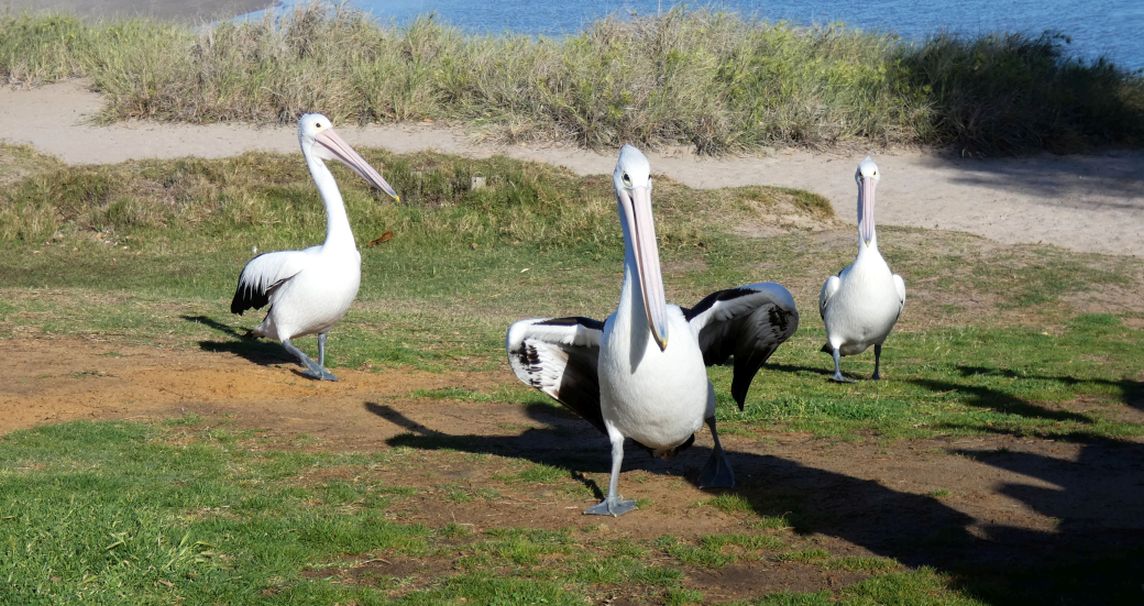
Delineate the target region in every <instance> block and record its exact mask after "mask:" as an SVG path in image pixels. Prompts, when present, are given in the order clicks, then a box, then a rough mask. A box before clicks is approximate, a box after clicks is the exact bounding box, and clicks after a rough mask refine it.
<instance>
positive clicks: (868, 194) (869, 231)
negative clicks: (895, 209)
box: [858, 177, 878, 246]
mask: <svg viewBox="0 0 1144 606" xmlns="http://www.w3.org/2000/svg"><path fill="white" fill-rule="evenodd" d="M877 185H878V180H877V179H874V178H871V177H861V178H859V179H858V235H859V236H860V237H861V238H862V242H864V243H865V244H866V246H869V245H870V243H871V242H873V241H874V234H875V232H874V188H875V187H876V186H877Z"/></svg>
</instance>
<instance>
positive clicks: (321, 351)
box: [318, 332, 338, 381]
mask: <svg viewBox="0 0 1144 606" xmlns="http://www.w3.org/2000/svg"><path fill="white" fill-rule="evenodd" d="M326 334H327V333H324V332H322V333H318V366H320V367H321V368H322V378H323V379H325V380H327V381H337V380H338V378H337V377H335V376H334V374H333V373H331V372H330V371H328V370H326Z"/></svg>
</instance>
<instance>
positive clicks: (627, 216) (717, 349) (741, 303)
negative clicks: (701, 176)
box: [505, 145, 798, 516]
mask: <svg viewBox="0 0 1144 606" xmlns="http://www.w3.org/2000/svg"><path fill="white" fill-rule="evenodd" d="M650 171H651V168H650V166H649V164H648V161H647V158H645V157H644V155H643V154H642V153H640V151H639V150H637V149H636V148H634V147H632V146H630V145H625V146H624V147H623V148H622V149H621V150H620V155H619V160H618V162H617V164H616V169H615V172H614V174H613V183H614V186H615V191H616V202H617V206H618V211H619V215H620V224H621V226H622V228H623V234H624V272H623V282H622V285H621V287H620V301H619V305H618V306H617V308H616V310H615V312H613V313H612V315H610V316H608V318H607V320H605V321H604V322H600V321H598V320H593V319H590V318H584V317H568V318H556V319H535V320H522V321H519V322H516V323H514V324H513V325H512V326H510V327H509V330H508V335H507V337H506V344H505V345H506V349H507V350H508V358H509V363H510V365H511V366H512V369H513V371H514V372H515V373H516V376H517V377H518V378H519V379H520V380H521V381H523V382H524V383H526V384H528V385H531V386H532V387H535V388H537V389H539V390H540V391H543V392H544V393H546V394H548V395H549V396H552V397H553V398H555V399H557V400H558V401H560V402H561V403H562V404H564V405H565V406H567V407H568V408H570V409H572V410H573V411H575V412H576V413H578V414H579V415H580V416H582V417H583V418H584V419H586V420H587V421H589V422H590V423H592V425H594V426H595V427H596V428H597V429H599V430H600V431H602V432H604V434H606V435H607V436H608V439H609V441H610V442H611V449H612V467H611V476H610V480H609V482H608V494H607V497H606V498H605V499H604V500H603V501H601V502H600V503H599V504H597V505H594V506H592V507H590V508H588V509H587V510H585V511H584V513H586V514H594V515H613V516H618V515H621V514H623V513H626V512H628V511H630V510H632V509H634V508H635V502H634V501H630V500H624V499H623V498H621V497H620V493H619V490H618V485H619V476H620V468H621V466H622V464H623V458H624V440H625V439H626V438H631V439H632V440H634V441H636V442H637V443H639V444H640V445H642V446H644V447H645V448H647V449H648V450H650V451H651V452H652V453H653V454H655V455H657V456H667V455H670V454H673V453H675V452H677V451H679V450H681V449H683V448H686V447H687V446H689V445H691V443H692V442H693V441H694V439H695V432H696V431H697V430H699V428H700V426H701V425H703V423H704V422H706V424H707V426H708V427H709V428H710V430H711V437H712V440H713V442H714V448H713V450H712V453H711V457H710V459H709V460H708V462H707V464H706V465H705V467H704V469H703V471H702V472H701V473H700V478H699V484H700V486H701V487H705V488H730V487H733V486H734V484H735V477H734V473H733V472H732V470H731V467H730V465H729V464H728V463H727V460H726V456H725V454H724V452H723V448H722V446H721V445H720V443H719V435H718V433H717V432H716V429H715V393H714V390H713V389H712V386H711V383H710V381H708V379H707V370H706V368H705V363H706V364H715V363H721V362H723V361H725V360H727V358H728V357H730V356H732V355H733V356H734V358H735V370H734V376H733V386H732V394H733V395H734V397H735V399H736V400H737V401H738V403H739V407H740V409H741V408H742V406H743V402H744V399H745V398H746V395H747V389H748V387H750V384H751V380H752V379H753V378H754V376H755V373H756V372H757V371H758V370H759V368H760V367H761V366H762V364H763V362H765V361H766V360H767V358H768V357H769V356H770V355H771V353H773V352H774V350H775V348H777V347H778V346H779V345H780V344H781V343H782V342H783V341H785V340H786V339H787V338H789V337H790V335H791V334H793V333H794V331H795V329H796V328H797V327H798V312H797V310H796V309H795V304H794V299H793V298H792V297H791V295H790V292H789V291H787V289H785V288H783V287H782V286H780V285H778V284H773V283H757V284H750V285H747V286H742V287H739V288H733V289H728V290H722V291H718V292H715V293H712V294H711V295H709V296H707V297H705V298H704V299H703V300H702V301H700V302H699V304H697V305H696V306H695V307H694V308H692V309H681V308H679V307H677V306H675V305H668V304H667V302H666V297H665V295H664V287H663V279H662V276H661V274H660V262H659V249H658V246H657V244H656V239H655V226H654V223H653V221H652V212H651V189H652V188H651V176H650Z"/></svg>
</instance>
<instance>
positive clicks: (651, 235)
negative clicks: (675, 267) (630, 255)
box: [623, 187, 667, 351]
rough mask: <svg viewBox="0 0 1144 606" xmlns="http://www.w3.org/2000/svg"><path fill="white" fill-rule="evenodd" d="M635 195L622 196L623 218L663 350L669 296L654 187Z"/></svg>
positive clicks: (654, 331) (650, 317)
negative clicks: (654, 217) (662, 266)
mask: <svg viewBox="0 0 1144 606" xmlns="http://www.w3.org/2000/svg"><path fill="white" fill-rule="evenodd" d="M631 192H632V195H631V197H630V198H629V197H628V196H623V198H626V199H625V200H624V202H626V204H624V205H623V206H624V220H625V221H626V222H627V224H628V233H629V234H631V237H632V248H633V250H634V252H635V257H636V269H637V272H638V274H639V275H638V276H636V279H637V280H639V286H640V293H641V294H642V295H643V301H644V312H645V313H646V314H647V320H648V325H649V326H650V327H651V335H652V338H653V339H655V342H656V345H659V349H660V351H663V350H664V349H667V296H666V295H665V294H664V292H663V274H662V273H661V271H660V266H659V245H658V244H657V243H656V239H655V222H654V221H653V220H652V214H651V188H650V187H636V188H633V189H632V190H631Z"/></svg>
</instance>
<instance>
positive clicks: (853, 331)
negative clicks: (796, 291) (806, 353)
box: [818, 156, 906, 382]
mask: <svg viewBox="0 0 1144 606" xmlns="http://www.w3.org/2000/svg"><path fill="white" fill-rule="evenodd" d="M879 178H880V176H879V174H878V166H877V165H876V164H874V160H872V159H871V158H870V157H869V156H867V157H866V159H865V160H862V162H861V163H859V164H858V171H857V172H856V173H855V174H854V180H855V181H857V182H858V257H857V258H855V259H854V262H853V263H851V264H850V265H849V266H847V267H846V268H845V269H843V270H842V271H840V272H838V275H837V276H830V277H829V278H827V279H826V282H825V283H824V284H823V285H822V291H821V292H820V293H819V295H818V311H819V314H820V315H821V316H822V321H823V323H825V324H826V344H825V345H823V346H822V351H824V352H826V353H828V354H831V355H833V356H834V376H833V377H832V378H833V380H835V381H838V382H848V381H849V380H848V379H846V378H845V377H843V376H842V369H841V366H840V364H839V362H840V358H841V357H842V356H852V355H854V354H859V353H862V352H864V351H866V348H868V347H870V346H871V345H873V346H874V376H873V378H874V380H875V381H877V380H878V379H880V378H881V375H880V374H879V370H880V366H881V361H882V343H883V342H884V341H885V340H886V336H887V335H889V334H890V330H891V329H892V328H893V327H894V323H895V322H897V321H898V316H900V315H901V314H902V307H903V306H904V305H905V304H906V283H905V282H904V281H903V280H902V277H901V276H899V275H897V274H895V273H891V272H890V266H889V265H887V264H886V260H885V259H883V258H882V255H881V253H879V252H878V235H877V233H876V232H875V231H874V189H875V187H877V185H878V179H879Z"/></svg>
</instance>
